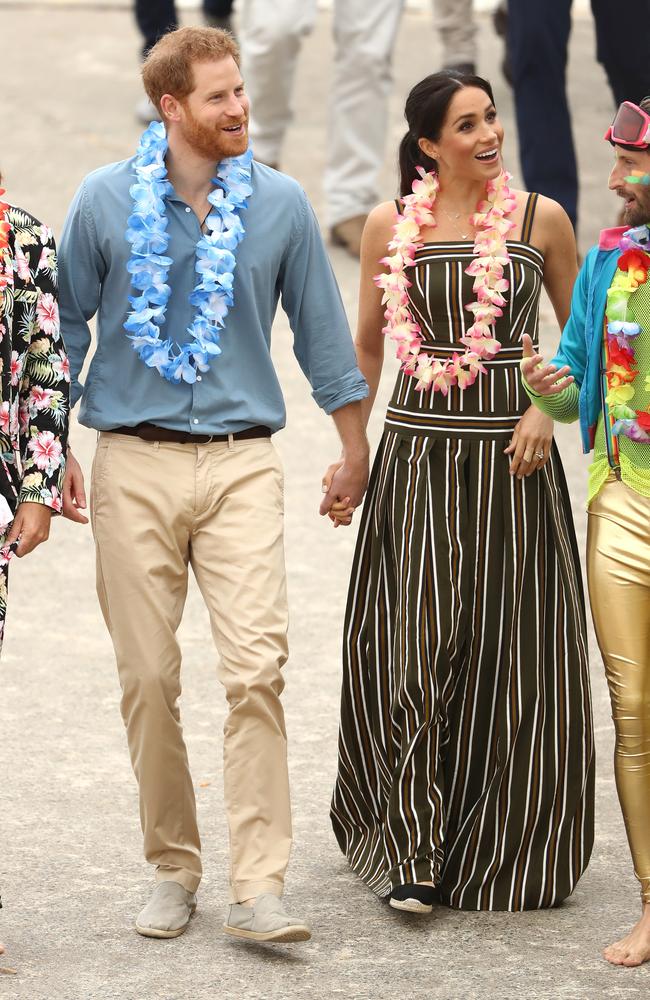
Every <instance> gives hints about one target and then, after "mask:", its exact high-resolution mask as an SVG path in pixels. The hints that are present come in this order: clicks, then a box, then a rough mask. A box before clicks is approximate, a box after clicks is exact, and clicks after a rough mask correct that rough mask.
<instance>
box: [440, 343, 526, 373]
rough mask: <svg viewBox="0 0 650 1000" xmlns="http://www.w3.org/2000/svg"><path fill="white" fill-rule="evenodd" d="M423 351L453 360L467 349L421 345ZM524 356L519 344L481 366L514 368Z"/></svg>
mask: <svg viewBox="0 0 650 1000" xmlns="http://www.w3.org/2000/svg"><path fill="white" fill-rule="evenodd" d="M533 347H534V349H535V350H537V345H536V344H533ZM420 350H421V351H426V352H427V354H433V356H434V357H435V358H439V359H440V360H445V361H446V360H447V358H451V357H452V355H454V354H464V353H465V351H466V350H467V348H466V347H465V344H437V343H436V344H427V343H424V344H421V345H420ZM523 356H524V349H523V347H522V346H521V344H517V345H515V346H514V347H502V348H501V349H500V351H499V353H498V354H497V355H496V356H495V357H493V358H483V359H482V360H481V364H483V365H486V366H488V367H489V366H490V365H510V366H512V367H514V366H516V365H518V364H519V362H520V361H521V359H522V358H523Z"/></svg>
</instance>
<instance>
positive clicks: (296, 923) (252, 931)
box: [223, 892, 311, 941]
mask: <svg viewBox="0 0 650 1000" xmlns="http://www.w3.org/2000/svg"><path fill="white" fill-rule="evenodd" d="M223 929H224V931H225V932H226V934H233V935H234V936H235V937H242V938H250V939H251V940H253V941H309V939H310V937H311V929H310V927H309V925H308V924H305V923H303V921H302V920H296V919H295V918H294V917H290V916H289V915H288V914H287V912H286V910H285V908H284V906H283V904H282V900H281V899H280V898H279V897H278V896H274V895H272V893H270V892H265V893H262V895H261V896H258V897H257V899H256V900H255V904H254V906H241V904H240V903H232V905H231V906H229V907H228V913H227V915H226V922H225V924H224V925H223Z"/></svg>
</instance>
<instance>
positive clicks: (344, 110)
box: [240, 0, 476, 257]
mask: <svg viewBox="0 0 650 1000" xmlns="http://www.w3.org/2000/svg"><path fill="white" fill-rule="evenodd" d="M316 7H317V4H316V0H242V3H241V12H240V37H241V44H242V71H243V75H244V79H245V81H246V87H247V90H248V93H249V94H250V98H251V103H252V106H253V109H254V110H253V116H252V119H251V142H252V144H253V149H254V151H255V156H256V157H257V158H258V159H260V160H262V161H263V162H264V163H268V164H269V165H271V166H278V165H279V164H280V162H281V153H282V143H283V141H284V137H285V134H286V130H287V127H288V126H289V124H290V122H291V101H292V91H293V82H294V74H295V68H296V61H297V57H298V53H299V51H300V46H301V43H302V40H303V38H304V36H305V35H306V34H307V33H308V32H309V31H310V30H311V29H312V27H313V24H314V18H315V16H316ZM403 8H404V0H373V2H368V0H334V9H333V14H332V17H333V33H334V45H335V55H334V76H333V81H332V84H331V87H330V89H329V93H328V100H329V127H328V153H327V166H326V169H325V177H324V186H325V195H326V213H327V224H328V225H329V227H330V234H331V238H332V241H333V242H334V243H335V244H337V245H340V246H343V247H344V248H345V249H346V250H348V251H349V252H350V253H351V254H353V255H354V256H357V257H358V256H359V248H360V243H361V233H362V231H363V226H364V223H365V221H366V217H367V215H368V212H369V211H370V209H371V208H372V207H373V206H374V205H376V203H377V201H378V200H379V193H378V187H377V180H378V174H379V170H380V168H381V166H382V163H383V158H384V143H385V138H386V126H387V121H388V114H387V112H388V97H389V94H390V91H391V84H392V78H391V59H392V55H393V49H394V47H395V40H396V37H397V31H398V28H399V23H400V18H401V15H402V11H403ZM434 11H435V15H436V24H437V26H438V28H439V30H440V35H441V41H442V45H443V65H444V66H445V68H449V69H452V68H454V69H458V70H460V71H462V72H469V73H472V72H474V69H475V65H476V39H475V35H476V26H475V22H474V15H473V9H472V0H435V3H434Z"/></svg>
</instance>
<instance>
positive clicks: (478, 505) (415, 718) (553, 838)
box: [331, 195, 594, 910]
mask: <svg viewBox="0 0 650 1000" xmlns="http://www.w3.org/2000/svg"><path fill="white" fill-rule="evenodd" d="M535 202H536V196H535V195H530V197H529V200H528V204H527V208H526V215H525V220H524V225H523V227H522V239H521V241H509V245H508V250H509V256H510V264H509V272H510V273H509V274H508V275H506V277H508V278H509V281H510V290H509V292H508V300H509V301H508V305H507V306H506V307H504V315H503V317H501V318H500V319H499V320H498V321H497V327H496V336H497V338H498V340H499V341H500V342H501V344H502V349H501V351H500V352H499V354H498V355H497V356H496V358H494V359H493V360H492V361H490V362H487V363H486V365H485V367H486V370H487V373H486V374H484V375H479V377H478V379H477V381H476V382H475V383H474V385H473V386H471V387H469V388H468V389H466V390H465V391H464V392H463V391H461V390H459V389H458V388H457V387H455V388H453V389H452V390H451V391H450V392H449V394H448V395H447V397H446V398H445V397H443V396H442V395H441V394H440V393H431V392H429V393H417V392H415V391H414V386H415V380H414V379H412V378H410V377H408V376H406V375H404V374H402V373H400V374H399V376H398V378H397V383H396V386H395V390H394V393H393V397H392V400H391V402H390V405H389V407H388V412H387V415H386V422H385V429H384V434H383V437H382V440H381V443H380V446H379V449H378V453H377V456H376V459H375V462H374V466H373V471H372V476H371V480H370V485H369V489H368V495H367V498H366V502H365V506H364V510H363V516H362V520H361V524H360V527H359V536H358V540H357V547H356V552H355V557H354V563H353V569H352V577H351V582H350V590H349V595H348V603H347V611H346V618H345V634H344V650H343V658H344V671H343V688H342V706H341V725H340V736H339V765H338V775H337V780H336V786H335V789H334V795H333V800H332V809H331V816H332V822H333V826H334V831H335V834H336V837H337V840H338V842H339V845H340V847H341V850H342V851H343V852H344V854H345V855H346V857H347V859H348V861H349V863H350V865H351V867H352V868H353V870H354V871H355V872H356V873H357V874H358V875H359V876H360V878H362V879H363V881H364V882H365V883H366V884H367V885H368V886H369V887H370V888H371V889H373V890H374V891H375V892H376V893H378V894H379V895H380V896H385V895H387V894H388V893H389V892H390V890H391V887H393V886H395V885H399V884H402V883H407V882H415V881H421V882H425V881H428V882H430V881H433V882H434V884H435V885H436V886H437V887H438V896H439V899H440V901H441V902H443V903H445V904H448V905H450V906H453V907H457V908H460V909H468V910H483V909H485V910H523V909H534V908H538V907H547V906H554V905H556V904H557V903H559V902H560V901H561V900H562V899H564V898H565V897H566V896H568V895H569V894H570V893H571V892H572V890H573V888H574V886H575V885H576V882H577V881H578V879H579V878H580V875H581V874H582V872H583V871H584V869H585V868H586V866H587V863H588V861H589V856H590V853H591V848H592V844H593V798H594V747H593V726H592V713H591V697H590V687H589V676H588V661H587V638H586V620H585V605H584V594H583V589H582V579H581V574H580V565H579V559H578V551H577V545H576V539H575V533H574V528H573V521H572V517H571V508H570V502H569V496H568V491H567V487H566V482H565V478H564V473H563V470H562V465H561V462H560V458H559V455H558V452H557V449H556V447H555V445H553V450H552V454H551V457H550V459H549V461H548V462H547V463H546V465H545V466H544V468H543V469H542V470H541V471H540V472H537V473H534V474H533V475H532V476H531V477H530V478H524V479H522V480H519V479H516V478H515V477H512V476H510V474H509V462H508V456H506V455H504V454H503V449H504V448H505V447H506V445H507V442H508V440H509V439H510V437H511V434H512V431H513V429H514V427H515V425H516V424H517V422H518V420H519V419H520V417H521V415H522V414H523V412H524V411H525V409H526V407H527V405H528V400H527V397H526V394H525V392H524V391H523V389H522V387H521V383H520V378H519V361H520V359H521V356H522V351H521V345H520V340H521V335H522V333H524V332H528V333H530V334H531V336H532V337H533V340H534V341H535V342H536V341H537V334H538V308H539V296H540V291H541V287H542V276H543V266H544V258H543V255H542V253H541V252H540V251H539V250H537V249H536V248H535V247H533V246H531V245H530V243H529V238H530V231H531V227H532V220H533V215H534V210H535ZM472 250H473V245H472V244H468V243H465V242H460V243H431V244H425V245H424V246H423V247H422V248H421V249H420V250H419V251H418V253H417V257H416V263H415V267H414V269H413V273H412V274H411V276H410V277H411V279H412V282H413V283H412V287H411V289H410V290H409V294H410V296H411V306H412V309H413V311H414V313H415V315H416V316H417V319H418V321H419V323H420V325H421V327H422V331H423V337H424V340H425V347H426V346H430V348H431V350H433V351H434V353H435V355H436V357H440V358H445V357H449V356H450V355H451V354H452V353H453V351H454V350H457V351H458V350H460V351H462V350H464V348H463V346H462V345H459V343H458V342H459V340H460V338H461V337H462V336H463V335H464V332H465V329H466V326H468V325H470V324H471V322H472V320H471V318H470V317H471V314H470V313H468V312H467V311H466V310H465V309H464V305H465V304H467V303H468V302H471V301H472V300H473V298H474V295H473V292H472V279H471V278H470V277H468V276H467V275H466V274H465V268H466V267H467V265H468V264H469V263H470V261H471V259H472Z"/></svg>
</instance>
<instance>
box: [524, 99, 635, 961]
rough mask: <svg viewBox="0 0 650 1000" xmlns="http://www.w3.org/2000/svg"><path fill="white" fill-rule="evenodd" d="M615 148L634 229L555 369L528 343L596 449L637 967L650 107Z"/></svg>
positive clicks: (595, 599)
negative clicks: (635, 889)
mask: <svg viewBox="0 0 650 1000" xmlns="http://www.w3.org/2000/svg"><path fill="white" fill-rule="evenodd" d="M605 138H606V139H608V140H609V142H610V143H611V144H612V146H613V147H614V153H615V163H614V167H613V169H612V172H611V174H610V178H609V187H610V189H611V190H613V191H615V192H616V194H618V195H619V196H620V197H621V198H623V199H624V208H623V221H624V222H625V226H623V227H621V228H619V229H611V230H605V231H603V232H602V233H601V236H600V241H599V244H598V246H597V247H594V248H593V249H592V250H591V251H590V252H589V254H588V255H587V257H586V259H585V262H584V264H583V266H582V269H581V271H580V274H579V275H578V278H577V281H576V286H575V289H574V293H573V300H572V307H571V316H570V319H569V322H568V323H567V325H566V327H565V329H564V332H563V334H562V339H561V341H560V346H559V350H558V353H557V354H556V356H555V358H553V360H552V362H551V364H548V365H546V364H544V361H543V359H542V358H541V356H540V355H539V354H535V353H534V352H533V348H532V342H531V341H530V338H525V341H526V346H525V349H524V361H523V362H522V372H523V376H524V379H525V387H526V391H527V392H528V394H529V396H530V397H531V399H532V400H533V402H534V403H535V404H536V405H537V406H538V407H539V408H540V409H541V410H542V411H543V412H544V413H547V414H548V415H550V416H552V417H553V418H554V419H556V420H561V421H567V422H568V421H570V420H575V419H577V418H578V417H579V418H580V423H581V431H582V438H583V447H584V450H585V452H587V451H590V450H591V448H592V447H593V449H594V460H593V463H592V465H591V468H590V470H589V494H588V514H589V522H588V524H589V527H588V536H587V572H588V580H589V596H590V600H591V610H592V614H593V619H594V626H595V629H596V636H597V639H598V645H599V647H600V651H601V654H602V657H603V661H604V664H605V671H606V675H607V683H608V685H609V692H610V697H611V703H612V717H613V720H614V727H615V732H616V744H615V756H614V769H615V775H616V787H617V790H618V797H619V801H620V804H621V809H622V812H623V818H624V820H625V828H626V831H627V837H628V842H629V845H630V851H631V853H632V860H633V862H634V871H635V874H636V877H637V879H638V880H639V883H640V885H641V903H642V913H641V918H640V920H639V921H638V922H637V923H636V924H635V926H634V927H633V928H632V930H631V932H630V933H629V934H628V935H627V936H626V937H624V938H622V940H620V941H617V942H615V943H614V944H612V945H610V946H609V947H608V948H606V949H605V951H604V956H605V958H606V959H607V960H608V961H609V962H611V963H612V964H614V965H627V966H636V965H641V964H642V963H643V962H647V961H648V960H650V98H644V100H643V101H642V102H641V104H640V105H638V106H637V105H635V104H632V103H630V102H627V101H626V102H624V103H623V104H621V105H620V107H619V109H618V111H617V113H616V117H615V119H614V121H613V123H612V125H611V126H610V128H609V129H608V130H607V133H606V135H605Z"/></svg>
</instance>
